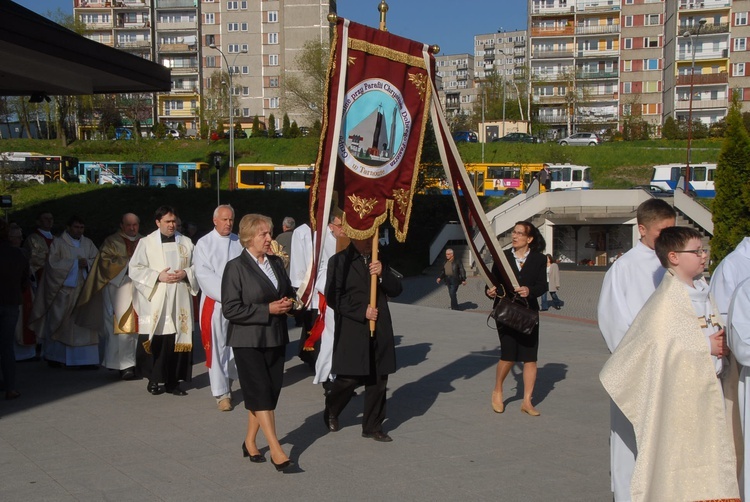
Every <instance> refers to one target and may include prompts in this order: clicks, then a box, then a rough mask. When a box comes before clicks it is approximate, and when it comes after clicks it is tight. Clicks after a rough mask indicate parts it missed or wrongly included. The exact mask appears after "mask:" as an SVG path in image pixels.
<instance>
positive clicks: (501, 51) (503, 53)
mask: <svg viewBox="0 0 750 502" xmlns="http://www.w3.org/2000/svg"><path fill="white" fill-rule="evenodd" d="M497 52H499V53H500V54H502V55H503V59H505V56H506V54H505V52H504V51H503V50H502V49H498V50H497ZM502 72H503V75H502V77H503V84H502V85H503V136H505V61H503V69H502Z"/></svg>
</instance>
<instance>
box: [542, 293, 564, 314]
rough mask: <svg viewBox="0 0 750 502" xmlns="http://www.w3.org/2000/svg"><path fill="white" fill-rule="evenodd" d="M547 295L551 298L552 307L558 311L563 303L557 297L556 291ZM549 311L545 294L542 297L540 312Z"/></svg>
mask: <svg viewBox="0 0 750 502" xmlns="http://www.w3.org/2000/svg"><path fill="white" fill-rule="evenodd" d="M549 295H550V296H551V297H552V307H554V308H556V309H558V310H560V307H562V306H563V305H565V302H564V301H562V300H561V299H559V298H558V297H557V291H550V292H549ZM548 309H549V300H547V293H544V294H543V295H542V310H548Z"/></svg>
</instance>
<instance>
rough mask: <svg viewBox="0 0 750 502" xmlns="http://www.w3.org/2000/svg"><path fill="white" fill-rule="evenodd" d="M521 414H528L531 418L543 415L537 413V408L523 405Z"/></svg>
mask: <svg viewBox="0 0 750 502" xmlns="http://www.w3.org/2000/svg"><path fill="white" fill-rule="evenodd" d="M521 412H522V413H526V414H527V415H529V416H531V417H538V416H539V415H541V413H539V412H538V411H536V408H534V407H533V406H528V407H527V406H524V405H521Z"/></svg>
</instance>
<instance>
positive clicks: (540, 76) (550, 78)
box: [531, 71, 569, 82]
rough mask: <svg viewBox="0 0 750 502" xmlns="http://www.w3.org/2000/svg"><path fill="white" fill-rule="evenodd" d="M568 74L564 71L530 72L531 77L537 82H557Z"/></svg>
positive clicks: (564, 78)
mask: <svg viewBox="0 0 750 502" xmlns="http://www.w3.org/2000/svg"><path fill="white" fill-rule="evenodd" d="M568 77H569V74H568V73H567V72H565V71H550V72H532V73H531V78H532V80H534V81H539V82H559V81H562V80H566V79H567V78H568Z"/></svg>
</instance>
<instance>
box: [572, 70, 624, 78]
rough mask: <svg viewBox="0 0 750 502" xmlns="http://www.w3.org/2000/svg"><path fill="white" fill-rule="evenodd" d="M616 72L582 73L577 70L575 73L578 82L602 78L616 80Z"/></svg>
mask: <svg viewBox="0 0 750 502" xmlns="http://www.w3.org/2000/svg"><path fill="white" fill-rule="evenodd" d="M618 75H619V74H618V72H617V70H611V71H582V70H578V71H577V72H576V78H577V79H579V80H595V79H603V78H617V77H618Z"/></svg>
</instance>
